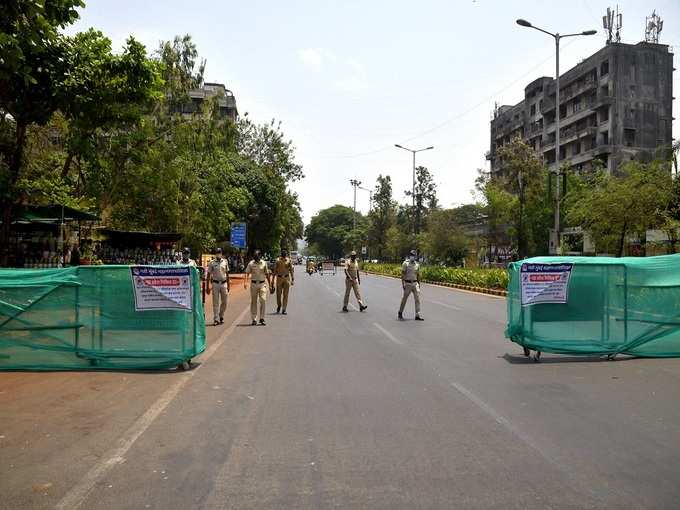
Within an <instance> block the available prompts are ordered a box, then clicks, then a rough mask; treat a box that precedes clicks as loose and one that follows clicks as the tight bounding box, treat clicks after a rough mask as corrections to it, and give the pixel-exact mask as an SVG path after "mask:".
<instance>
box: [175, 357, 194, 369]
mask: <svg viewBox="0 0 680 510" xmlns="http://www.w3.org/2000/svg"><path fill="white" fill-rule="evenodd" d="M190 368H191V360H190V359H188V360H185V361H182V363H180V364H179V365H177V370H182V371H186V370H189V369H190Z"/></svg>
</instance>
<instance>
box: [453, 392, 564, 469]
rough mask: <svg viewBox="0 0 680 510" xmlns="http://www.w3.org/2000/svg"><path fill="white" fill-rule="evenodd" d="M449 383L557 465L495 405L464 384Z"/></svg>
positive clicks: (554, 463)
mask: <svg viewBox="0 0 680 510" xmlns="http://www.w3.org/2000/svg"><path fill="white" fill-rule="evenodd" d="M449 384H450V385H451V386H452V387H453V388H454V389H456V390H457V391H458V392H459V393H460V394H461V395H463V396H464V397H465V398H467V399H468V400H469V401H470V402H472V403H473V404H475V405H476V406H477V407H479V408H480V409H481V410H482V411H484V412H485V413H486V414H488V415H489V416H491V418H493V419H494V420H495V421H496V423H498V424H499V425H502V426H503V427H505V428H506V429H508V431H510V432H511V433H512V434H514V435H515V436H516V437H518V438H519V439H520V440H522V441H523V442H524V443H526V444H527V445H528V446H529V447H530V448H532V449H534V450H535V451H536V452H538V454H539V455H541V457H543V458H544V459H545V460H547V461H548V462H549V463H550V464H553V465H557V463H556V462H555V460H554V459H553V458H552V457H551V456H549V455H547V454H546V453H545V452H544V451H543V450H541V448H539V446H538V445H536V442H535V441H533V440H532V438H531V437H529V436H528V435H527V434H525V433H524V432H522V431H521V430H520V429H518V428H517V427H515V426H514V425H513V424H512V423H510V421H509V420H508V419H507V418H505V417H504V416H502V415H501V414H500V413H498V412H497V411H496V410H495V409H494V408H493V407H491V406H490V405H489V404H487V403H486V402H484V401H483V400H482V399H481V398H479V397H478V396H477V395H475V394H474V393H472V392H471V391H470V390H468V389H467V388H466V387H465V386H463V385H462V384H459V383H457V382H455V381H451V380H449Z"/></svg>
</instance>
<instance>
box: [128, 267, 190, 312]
mask: <svg viewBox="0 0 680 510" xmlns="http://www.w3.org/2000/svg"><path fill="white" fill-rule="evenodd" d="M130 277H131V278H132V288H133V290H134V293H135V311H137V312H143V311H147V310H185V311H191V310H192V309H193V299H192V286H191V268H190V267H188V266H178V267H151V266H130Z"/></svg>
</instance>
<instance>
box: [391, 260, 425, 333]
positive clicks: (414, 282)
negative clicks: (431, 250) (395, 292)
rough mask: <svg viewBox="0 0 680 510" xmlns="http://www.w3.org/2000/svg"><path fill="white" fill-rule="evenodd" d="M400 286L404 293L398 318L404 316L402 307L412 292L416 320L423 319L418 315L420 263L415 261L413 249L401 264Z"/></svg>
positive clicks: (400, 318)
mask: <svg viewBox="0 0 680 510" xmlns="http://www.w3.org/2000/svg"><path fill="white" fill-rule="evenodd" d="M401 286H402V288H403V289H404V295H403V296H402V298H401V306H400V307H399V313H398V317H399V320H402V319H403V318H404V315H403V313H404V307H405V306H406V301H407V300H408V297H409V296H410V295H411V293H413V300H414V301H415V304H416V320H417V321H422V320H425V319H423V318H422V317H421V316H420V264H418V262H417V261H416V251H415V250H411V253H410V254H409V257H408V260H405V261H404V263H403V264H402V265H401Z"/></svg>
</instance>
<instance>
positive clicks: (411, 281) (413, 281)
mask: <svg viewBox="0 0 680 510" xmlns="http://www.w3.org/2000/svg"><path fill="white" fill-rule="evenodd" d="M404 281H405V282H406V283H415V282H417V281H418V280H404Z"/></svg>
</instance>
